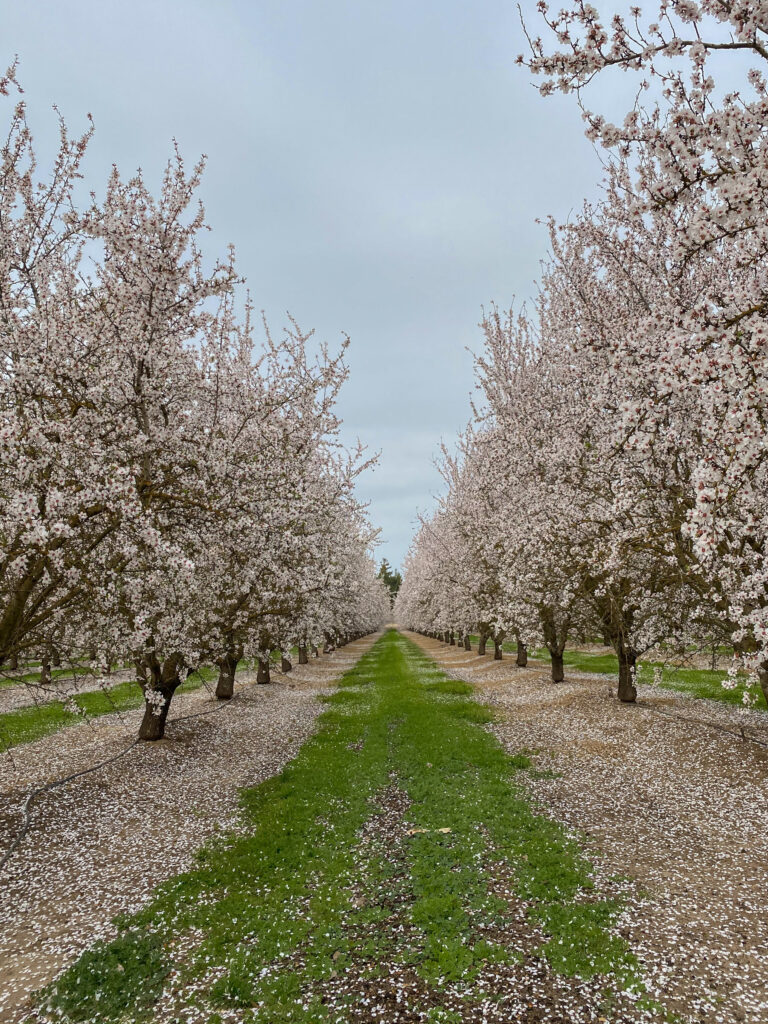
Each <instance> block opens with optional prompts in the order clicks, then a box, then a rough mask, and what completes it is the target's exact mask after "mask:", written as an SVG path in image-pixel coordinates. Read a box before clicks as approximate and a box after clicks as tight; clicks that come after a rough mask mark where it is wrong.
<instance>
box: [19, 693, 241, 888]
mask: <svg viewBox="0 0 768 1024" xmlns="http://www.w3.org/2000/svg"><path fill="white" fill-rule="evenodd" d="M203 685H204V686H206V684H205V681H203ZM245 685H246V686H254V685H255V683H246V684H245ZM206 689H207V686H206ZM208 692H209V693H210V692H211V691H210V690H209V691H208ZM241 692H242V691H241ZM239 697H240V693H236V694H235V695H234V697H232V698H231V700H228V701H223V702H222V703H221V704H219V705H218V706H217V707H215V708H211V709H210V711H199V712H197V713H196V714H194V715H182V716H181V717H180V718H171V719H169V720H168V722H167V724H168V725H174V724H175V723H176V722H186V721H188V720H189V719H191V718H202V717H203V716H204V715H213V714H216V713H217V712H218V711H223V710H224V708H228V707H231V706H232V704H234V703H235V701H237V699H238V698H239ZM249 703H250V702H249ZM141 742H142V740H140V739H139V738H138V737H137V738H136V739H135V740H133V742H132V743H129V744H128V746H127V747H125V748H124V749H123V750H121V751H119V753H117V754H113V755H112V757H108V758H107V759H106V760H105V761H100V762H99V763H98V764H94V765H92V766H91V767H90V768H82V769H81V770H80V771H78V772H72V774H70V775H65V776H63V777H62V778H60V779H54V780H53V782H46V783H45V785H43V786H36V787H34V788H33V789H31V790H30V791H29V793H27V798H26V800H25V801H24V807H23V810H22V816H23V822H22V826H21V828H20V829H19V832H18V833H17V835H16V838H15V839H14V840H13V842H12V843H11V845H10V846H9V847H8V849H7V850H6V851H5V853H4V854H3V856H2V857H0V871H2V870H3V868H4V867H5V865H6V864H7V863H8V861H9V860H10V858H11V855H12V854H13V853H14V852H15V851H16V850H17V849H18V848H19V846H20V845H21V842H22V841H23V839H24V838H25V837H26V835H27V833H28V832H29V829H30V827H31V825H32V815H31V810H32V804H33V803H34V802H35V800H37V798H38V797H39V796H42V794H43V793H47V792H50V791H51V790H53V789H56V788H57V787H58V786H63V785H65V784H66V783H67V782H72V781H74V780H75V779H79V778H82V776H83V775H90V774H91V772H96V771H99V770H100V769H101V768H106V766H107V765H108V764H112V763H113V762H114V761H118V760H119V759H120V758H121V757H125V755H126V754H127V753H128V752H129V751H130V750H133V748H134V747H135V746H137V744H139V743H141Z"/></svg>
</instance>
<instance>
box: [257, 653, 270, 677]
mask: <svg viewBox="0 0 768 1024" xmlns="http://www.w3.org/2000/svg"><path fill="white" fill-rule="evenodd" d="M256 682H257V683H268V682H270V678H269V658H266V659H262V658H259V659H258V668H257V669H256Z"/></svg>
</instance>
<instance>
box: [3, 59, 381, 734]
mask: <svg viewBox="0 0 768 1024" xmlns="http://www.w3.org/2000/svg"><path fill="white" fill-rule="evenodd" d="M14 79H15V69H11V71H10V72H9V74H8V76H6V79H5V80H4V88H5V90H6V91H7V90H8V89H9V88H10V87H12V85H13V82H14ZM87 138H88V136H87V135H86V136H84V137H83V138H82V139H79V140H77V141H75V142H72V141H71V140H70V139H69V136H68V135H67V132H66V130H65V128H64V126H63V125H62V129H61V147H60V152H59V156H58V159H57V162H56V164H55V167H54V171H53V175H52V178H51V181H50V182H49V183H48V184H47V185H38V184H35V183H34V175H35V161H34V153H33V150H32V141H31V135H30V133H29V130H28V128H27V125H26V120H25V113H24V108H23V106H21V105H19V106H17V108H16V110H15V113H14V116H13V119H12V124H11V129H10V133H9V136H8V139H7V141H6V144H5V146H4V150H3V167H2V178H1V179H0V217H2V221H3V229H4V244H3V249H2V253H1V254H0V258H1V259H2V265H1V266H0V316H1V317H2V320H3V327H4V329H3V334H2V337H3V345H4V359H3V375H2V378H1V379H0V409H1V410H2V441H3V447H2V457H1V461H0V473H2V488H3V494H4V498H5V501H4V504H3V510H2V521H1V522H0V531H1V532H2V540H3V563H2V564H3V573H2V574H0V588H2V589H0V598H1V599H2V605H0V655H2V657H3V658H4V659H5V660H6V661H9V662H11V663H12V662H13V661H14V659H17V658H18V656H19V655H20V654H21V655H23V656H24V657H40V658H43V659H44V658H45V657H46V656H47V653H48V652H49V651H50V650H52V649H55V650H57V651H59V652H64V653H65V654H66V655H68V656H69V658H70V660H73V661H74V660H76V659H80V658H81V657H82V655H83V652H84V651H88V652H91V656H92V657H94V658H95V660H96V661H98V662H101V663H102V665H104V666H106V664H108V663H109V661H111V660H112V659H114V658H117V659H118V660H127V661H130V662H132V663H134V664H135V666H136V673H137V679H138V681H139V683H140V685H141V687H142V689H143V691H144V696H145V702H146V710H145V715H144V720H143V722H142V725H141V730H140V735H141V737H142V738H145V739H156V738H159V737H160V736H162V734H163V729H164V724H165V720H166V717H167V714H168V710H169V707H170V703H171V700H172V697H173V694H174V692H175V690H176V689H177V688H178V686H179V685H180V683H181V681H182V679H183V675H184V672H185V671H189V670H191V669H192V668H194V667H196V666H197V665H198V664H200V663H201V662H202V661H204V660H207V661H211V660H213V661H221V660H222V659H225V658H231V656H232V654H233V651H234V650H242V651H246V652H249V653H250V654H256V655H257V656H259V655H263V653H264V647H265V643H271V642H272V641H273V640H274V639H275V638H276V637H277V636H278V634H286V631H287V629H288V627H287V624H288V623H289V622H290V620H291V617H292V616H299V615H301V614H302V612H303V610H304V607H305V605H306V603H307V600H310V599H311V595H312V594H313V592H314V591H317V590H319V589H322V587H323V586H324V585H328V586H331V583H332V585H333V586H336V585H338V581H339V580H340V579H342V578H344V577H345V574H346V579H347V582H349V580H350V579H351V578H354V580H355V587H354V588H352V590H351V591H350V592H351V593H355V592H358V593H360V595H361V600H362V601H363V605H364V608H363V609H361V610H360V611H359V612H358V610H357V605H356V603H355V600H354V598H353V597H352V598H350V599H349V600H347V601H346V603H345V604H344V605H343V608H340V607H338V606H335V607H334V606H333V604H332V602H331V603H330V604H329V605H328V611H327V614H326V616H325V618H323V617H322V616H320V619H321V622H320V623H319V626H320V627H321V628H324V629H333V630H336V631H337V632H340V633H349V632H352V631H354V630H356V629H359V628H361V627H362V625H363V624H364V625H366V626H367V625H370V624H371V616H372V615H373V616H375V615H376V614H379V612H381V609H380V608H378V605H377V603H376V601H377V599H376V598H373V597H372V594H376V593H377V589H376V587H375V586H374V585H373V584H372V582H371V580H373V578H374V575H375V574H374V573H373V569H372V566H371V565H369V564H368V562H366V561H365V559H363V560H362V562H361V552H364V551H365V549H366V548H367V547H368V546H369V544H370V543H371V542H372V540H373V535H372V533H371V531H370V528H369V527H368V526H367V524H366V523H365V517H364V515H363V512H362V510H361V509H360V506H359V505H358V504H357V503H356V502H355V500H354V497H353V495H352V490H351V488H352V481H353V479H354V476H355V474H356V473H357V472H359V471H360V469H361V468H362V467H363V466H364V465H365V460H364V459H363V458H362V456H361V454H360V453H357V454H353V455H351V456H349V457H348V456H342V455H341V454H340V448H339V445H338V440H337V437H336V432H337V427H338V422H337V420H336V418H335V415H334V413H333V406H334V403H335V400H336V397H337V394H338V389H339V387H340V385H341V383H342V382H343V380H344V379H345V377H346V369H345V367H344V365H343V361H342V358H341V356H339V357H336V358H331V357H329V356H328V354H327V352H325V351H321V355H320V357H319V358H318V359H316V360H315V359H313V358H311V357H310V355H309V350H308V344H307V343H308V339H309V335H303V334H301V332H299V331H298V330H297V329H295V326H294V327H292V328H291V329H290V330H289V331H288V332H287V333H286V335H285V336H284V337H283V338H282V339H281V340H279V341H277V342H275V341H274V340H273V339H272V338H271V336H270V335H269V334H268V333H267V338H266V342H265V345H264V346H263V348H261V349H257V348H256V346H254V344H253V340H252V332H251V328H250V308H249V304H246V317H245V321H244V322H243V323H242V324H239V323H238V322H237V318H236V316H235V312H234V310H235V299H236V296H235V285H236V283H237V276H236V272H235V268H234V259H233V256H232V254H231V253H230V255H229V257H228V258H227V259H226V260H224V261H221V262H218V263H214V264H213V265H212V267H209V268H208V269H205V268H204V264H203V257H202V252H201V249H200V246H199V238H200V235H201V232H202V231H203V229H204V227H205V225H204V214H203V211H202V208H201V207H200V206H199V205H198V206H197V207H195V206H194V205H193V204H194V198H195V193H196V190H197V187H198V185H199V181H200V175H201V173H202V163H200V164H198V165H197V166H196V167H195V168H194V169H193V170H192V172H191V173H189V174H188V173H187V172H186V170H185V168H184V164H183V161H182V159H181V157H180V155H179V153H178V152H177V153H176V154H175V157H174V158H173V159H172V160H171V162H170V163H169V164H168V167H167V169H166V173H165V176H164V179H163V182H162V186H161V190H160V193H159V197H158V198H157V199H155V197H154V196H153V195H152V194H151V193H150V191H149V189H148V187H147V185H146V183H145V181H144V180H143V177H142V175H141V174H136V175H134V176H133V177H132V178H130V179H128V180H124V179H123V178H122V177H121V176H120V175H119V173H118V171H117V170H114V171H113V173H112V175H111V178H110V180H109V183H108V187H107V192H106V196H105V198H104V200H103V201H101V202H98V201H97V200H96V199H95V198H93V199H92V202H91V205H90V206H89V208H88V209H87V210H86V211H85V212H84V213H82V214H81V213H78V212H77V207H76V202H75V198H76V182H77V178H78V176H79V174H80V166H81V162H82V158H83V154H84V151H85V147H86V143H87ZM86 256H87V257H88V259H87V260H86ZM342 466H345V467H346V468H344V469H343V470H342V469H341V468H340V467H342ZM350 531H351V534H352V535H353V536H351V537H350V536H348V534H349V532H350ZM321 538H322V539H323V540H324V541H325V542H326V543H325V547H323V546H322V544H320V543H319V540H320V539H321ZM328 544H335V546H336V554H335V558H336V567H335V571H334V572H333V573H331V574H330V579H331V583H329V575H328V574H327V573H326V574H325V575H324V573H323V571H322V570H323V566H324V563H326V562H327V561H328ZM345 558H346V559H347V561H346V562H345V561H344V559H345ZM369 569H370V572H368V570H369ZM350 574H351V576H350ZM368 575H370V579H368ZM321 607H322V605H318V608H321ZM377 608H378V611H377V610H376V609H377ZM382 614H383V613H382ZM345 615H346V616H347V618H346V619H345V618H344V616H345ZM278 621H279V622H281V623H282V625H281V626H280V627H279V628H278V627H277V626H275V623H276V622H278ZM230 665H231V663H230ZM233 671H234V669H233Z"/></svg>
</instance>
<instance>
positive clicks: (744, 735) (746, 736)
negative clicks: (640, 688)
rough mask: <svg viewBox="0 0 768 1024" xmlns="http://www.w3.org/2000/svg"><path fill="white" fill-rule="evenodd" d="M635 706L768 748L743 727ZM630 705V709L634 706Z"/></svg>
mask: <svg viewBox="0 0 768 1024" xmlns="http://www.w3.org/2000/svg"><path fill="white" fill-rule="evenodd" d="M573 674H574V675H577V676H582V677H587V678H589V679H600V680H601V682H602V681H603V680H604V679H605V677H604V676H601V675H597V674H596V673H594V672H579V671H577V672H575V673H573ZM632 703H634V706H635V707H638V708H645V710H646V711H654V712H655V713H656V714H657V715H662V716H663V717H664V718H672V719H675V720H676V721H678V722H688V724H689V725H698V726H703V727H704V728H705V729H714V730H715V731H716V732H723V733H725V734H726V735H727V736H735V737H736V739H739V740H743V741H744V742H745V743H755V744H756V745H757V746H759V747H768V740H761V739H759V738H758V737H757V736H752V735H750V733H748V732H747V731H746V729H745V728H744V726H743V725H740V726H739V728H738V731H737V730H736V729H729V728H728V726H726V725H718V723H717V722H705V721H704V720H703V719H701V718H689V717H688V716H687V715H675V714H672V712H671V711H665V710H664V709H663V708H659V707H656V706H655V705H654V704H649V703H648V702H647V701H644V700H635V701H634V702H632ZM632 703H630V705H629V706H630V707H631V706H632Z"/></svg>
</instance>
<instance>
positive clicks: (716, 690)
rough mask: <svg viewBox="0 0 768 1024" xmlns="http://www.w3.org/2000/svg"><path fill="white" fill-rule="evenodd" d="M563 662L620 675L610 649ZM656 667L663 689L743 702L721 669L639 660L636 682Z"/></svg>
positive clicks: (570, 654) (568, 654)
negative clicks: (658, 670)
mask: <svg viewBox="0 0 768 1024" xmlns="http://www.w3.org/2000/svg"><path fill="white" fill-rule="evenodd" d="M477 639H478V638H477V637H475V636H473V637H471V640H472V643H473V645H474V647H475V649H477ZM503 647H504V652H505V653H510V654H514V653H516V651H517V644H516V643H506V642H505V643H504V645H503ZM492 652H493V646H492V645H491V644H490V643H489V644H488V653H489V654H491V653H492ZM719 653H720V654H722V655H724V656H728V654H729V653H730V652H729V650H728V649H727V648H721V649H719ZM529 657H530V658H531V660H533V661H549V654H548V653H547V651H546V650H543V649H541V650H535V651H530V652H529ZM563 662H564V664H565V665H566V666H568V667H570V668H575V669H576V670H577V671H578V672H589V673H591V674H594V675H606V676H615V677H618V674H619V662H618V659H617V657H616V655H615V654H614V653H613V652H611V651H606V652H605V653H601V654H593V653H591V652H589V651H565V652H564V653H563ZM657 668H659V669H661V670H662V678H661V681H660V682H659V683H658V685H659V687H661V689H664V690H678V691H679V692H682V693H687V694H689V695H690V696H691V697H697V698H700V699H704V700H716V701H720V703H722V704H737V705H738V706H739V707H742V706H743V704H744V698H743V694H744V689H743V687H742V686H741V685H740V686H738V687H737V688H736V689H733V690H730V689H726V688H725V687H724V686H723V680H724V679H726V678H727V676H728V673H727V672H723V671H722V670H720V669H707V668H677V667H676V666H674V665H669V664H665V663H663V662H660V661H639V662H638V663H637V681H638V682H639V683H645V684H647V685H649V686H650V685H651V684H652V683H653V680H654V670H655V669H657ZM750 693H751V694H753V695H754V697H755V703H754V705H753V707H756V708H758V709H759V710H760V711H768V704H766V700H765V697H764V696H763V694H762V692H761V691H760V690H759V689H757V688H756V687H753V688H752V690H751V691H750Z"/></svg>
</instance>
